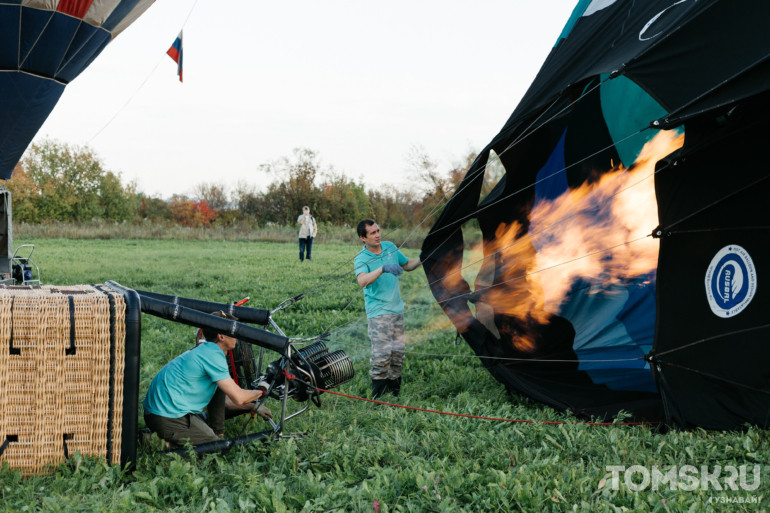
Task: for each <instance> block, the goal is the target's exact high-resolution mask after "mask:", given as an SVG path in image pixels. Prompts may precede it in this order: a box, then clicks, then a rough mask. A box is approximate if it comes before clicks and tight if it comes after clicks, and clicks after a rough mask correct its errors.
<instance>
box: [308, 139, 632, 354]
mask: <svg viewBox="0 0 770 513" xmlns="http://www.w3.org/2000/svg"><path fill="white" fill-rule="evenodd" d="M644 130H646V128H645V129H641V130H639V131H638V132H634V133H632V134H631V135H628V136H626V137H625V138H623V139H622V140H621V141H619V142H623V141H625V140H627V139H630V138H632V137H635V136H637V135H638V134H639V133H641V132H642V131H644ZM612 146H613V145H608V146H606V147H604V148H602V149H599V150H597V151H596V152H595V153H593V154H591V155H588V156H586V157H585V158H583V159H581V160H579V161H576V162H574V163H572V164H570V165H569V166H565V167H564V168H562V169H560V170H557V171H554V172H553V173H552V174H550V175H548V176H546V177H543V178H542V179H540V180H538V181H536V182H534V183H533V184H530V185H527V186H525V187H523V188H521V189H519V190H517V191H514V192H512V193H511V194H509V195H507V196H505V197H503V198H499V199H498V200H496V201H494V202H492V203H490V204H489V205H486V206H484V207H483V208H481V209H478V210H476V211H475V212H474V214H471V215H469V216H466V218H462V219H459V220H458V221H455V224H456V223H458V222H462V221H464V220H466V219H470V218H472V217H474V216H475V215H476V213H478V212H481V211H483V210H485V209H486V208H489V207H491V206H493V205H495V204H497V203H499V202H501V201H504V200H506V199H508V198H510V197H512V196H514V195H516V194H519V193H521V192H523V191H524V190H527V189H528V188H531V187H534V186H536V185H537V184H538V183H540V182H542V181H544V180H548V179H550V178H551V177H553V176H555V175H557V174H559V173H561V172H563V171H566V170H567V169H569V168H570V167H572V166H575V165H578V164H580V163H581V162H583V161H585V160H588V159H590V158H592V157H593V156H595V155H597V154H599V153H601V152H603V151H605V150H607V149H609V148H611V147H612ZM485 166H486V164H485ZM478 176H481V175H477V176H476V177H474V178H472V179H471V182H472V181H473V180H475V179H476V178H477V177H478ZM469 185H470V182H469V183H468V184H466V185H465V186H464V187H467V186H469ZM464 187H463V188H464ZM460 190H462V189H460ZM460 190H458V191H457V192H460ZM442 205H443V204H442ZM573 215H576V214H573ZM570 217H571V216H570ZM423 222H424V220H423ZM558 222H560V221H556V222H555V223H554V224H556V223H558ZM414 230H416V228H415V229H413V230H412V232H414ZM440 231H441V229H439V230H437V231H436V232H434V233H438V232H440ZM445 240H447V239H444V241H445ZM444 241H442V243H443V242H444ZM405 242H406V241H404V242H402V244H401V246H398V247H397V248H398V249H400V248H401V247H403V245H404V244H405ZM517 242H518V241H516V242H514V244H516V243H517ZM512 245H513V244H512ZM439 246H440V244H439ZM437 249H438V248H436V249H434V250H433V251H432V252H431V253H429V254H428V257H430V256H432V255H433V253H435V251H436V250H437ZM503 249H505V248H503ZM359 253H360V252H359ZM493 255H494V254H493ZM490 256H492V255H490ZM354 258H355V257H354ZM354 258H353V259H347V260H346V261H345V262H343V263H342V264H340V265H339V266H338V267H337V268H336V269H334V270H332V273H333V272H336V271H337V270H338V269H340V268H342V266H344V265H348V263H349V262H350V261H351V260H354ZM485 258H486V257H485ZM482 260H483V259H482ZM477 262H478V261H477ZM475 263H476V262H474V263H471V264H468V265H467V266H464V267H463V268H462V269H465V268H466V267H468V266H470V265H473V264H475ZM462 269H460V271H462ZM352 272H353V271H351V270H348V271H346V272H345V273H343V274H341V275H339V276H335V277H333V278H329V279H326V278H320V279H319V280H318V282H317V283H316V284H315V285H314V286H312V287H311V288H310V289H308V290H307V291H306V292H303V293H302V294H301V295H306V294H309V293H311V292H315V291H317V290H319V289H320V288H321V287H322V286H323V285H325V284H326V283H334V282H336V281H339V280H341V279H343V278H345V277H347V276H348V275H349V274H351V273H352ZM457 272H459V271H455V272H454V273H452V274H449V275H446V276H451V275H453V274H456V273H457ZM329 274H331V273H329ZM327 276H328V274H327ZM446 276H445V277H446ZM445 277H444V278H445ZM441 279H443V278H440V279H439V280H436V281H435V282H432V283H429V284H428V286H430V285H432V284H434V283H436V282H438V281H441ZM356 293H357V291H355V292H354V294H353V295H355V294H356ZM295 297H296V296H295ZM354 299H355V297H353V298H351V300H350V301H349V302H348V303H347V304H346V305H345V307H344V308H343V310H342V311H341V312H340V313H339V314H338V316H337V318H339V316H340V315H342V312H343V311H344V310H345V309H347V308H348V307H349V306H350V304H351V303H352V302H353V300H354ZM336 320H337V319H336V318H335V319H334V320H333V321H332V323H331V325H330V326H329V328H328V329H327V330H326V331H325V333H326V332H328V331H329V330H330V329H331V326H333V324H334V322H336ZM320 336H321V335H319V336H318V337H320ZM318 337H315V338H311V339H310V340H315V339H317V338H318Z"/></svg>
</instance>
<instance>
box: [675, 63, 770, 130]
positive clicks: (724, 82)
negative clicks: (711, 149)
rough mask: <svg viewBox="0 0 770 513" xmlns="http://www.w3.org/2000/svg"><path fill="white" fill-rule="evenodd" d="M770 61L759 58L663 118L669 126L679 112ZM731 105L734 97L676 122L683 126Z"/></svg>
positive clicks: (680, 118)
mask: <svg viewBox="0 0 770 513" xmlns="http://www.w3.org/2000/svg"><path fill="white" fill-rule="evenodd" d="M768 59H770V55H764V56H762V57H761V58H759V59H758V60H756V61H754V62H753V63H751V64H750V65H748V66H747V67H745V68H743V69H742V70H740V71H738V72H737V73H734V74H733V75H732V76H730V77H728V78H726V79H724V80H722V81H721V82H720V83H718V84H716V85H715V86H713V87H712V88H711V89H708V90H706V91H704V92H702V93H701V94H700V95H699V96H697V97H695V98H693V99H692V100H690V101H689V102H687V103H685V104H684V105H682V106H680V107H679V108H678V109H676V110H674V111H672V112H670V113H668V114H666V115H665V116H664V117H663V119H664V120H665V122H666V124H669V123H670V121H671V118H672V117H675V116H676V115H677V113H679V112H683V111H684V110H686V109H687V108H688V107H690V106H691V105H695V104H696V103H698V102H699V101H700V100H702V99H704V98H705V97H707V96H708V95H710V94H711V93H713V92H714V91H716V90H718V89H720V88H722V87H723V86H724V85H725V84H727V83H728V82H731V81H732V80H734V79H736V78H738V77H740V76H741V75H742V74H744V73H745V72H747V71H749V70H752V69H754V68H756V67H757V66H759V65H760V64H762V63H764V62H765V61H767V60H768ZM731 103H735V99H734V98H732V97H731V98H729V99H727V100H725V101H724V103H722V104H721V105H716V106H713V107H709V108H704V109H701V110H699V111H697V112H693V113H691V114H690V115H689V116H686V117H679V118H678V119H677V120H676V123H677V124H681V123H683V122H684V120H685V119H687V118H693V117H697V116H699V115H701V114H703V113H704V112H708V111H710V110H714V109H716V108H719V107H724V106H726V105H729V104H731Z"/></svg>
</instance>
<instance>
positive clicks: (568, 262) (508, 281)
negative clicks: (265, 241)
mask: <svg viewBox="0 0 770 513" xmlns="http://www.w3.org/2000/svg"><path fill="white" fill-rule="evenodd" d="M648 237H650V235H645V236H643V237H639V238H637V239H632V240H628V241H624V242H621V243H618V244H616V245H613V246H609V247H606V248H602V249H599V250H596V251H592V252H589V253H586V254H584V255H580V256H577V257H575V258H572V259H569V260H566V261H563V262H559V263H556V264H553V265H552V266H548V267H544V268H541V269H536V270H534V271H530V272H528V273H524V274H521V275H518V276H514V277H513V278H510V279H508V280H505V281H502V282H499V283H495V284H494V285H490V286H488V287H483V288H480V289H476V290H475V291H471V292H464V293H461V294H458V295H456V296H452V297H450V298H447V299H442V300H440V301H439V300H437V301H436V303H437V304H439V305H440V304H443V303H447V302H449V301H454V300H456V299H462V298H463V297H472V296H474V295H477V294H479V293H481V292H484V291H486V290H490V289H492V288H494V287H498V286H500V285H504V284H506V283H511V282H513V281H517V280H520V279H523V278H527V277H529V276H532V275H535V274H538V273H541V272H545V271H549V270H552V269H555V268H557V267H559V266H562V265H567V264H570V263H574V262H576V261H578V260H581V259H583V258H588V257H591V256H593V255H597V254H600V253H604V252H607V251H611V250H613V249H616V248H618V247H622V246H626V245H629V244H633V243H635V242H638V241H640V240H644V239H646V238H648ZM419 289H420V290H421V289H422V287H419ZM418 291H419V290H418ZM415 293H416V292H415ZM422 308H423V307H409V308H407V309H405V310H404V312H412V311H417V310H420V309H422ZM360 317H361V316H358V317H356V318H354V319H351V320H349V321H348V322H346V323H344V324H342V325H340V326H338V327H337V328H336V329H335V332H339V331H340V330H342V329H343V328H345V327H347V326H349V325H351V324H353V323H354V322H358V321H359V320H360Z"/></svg>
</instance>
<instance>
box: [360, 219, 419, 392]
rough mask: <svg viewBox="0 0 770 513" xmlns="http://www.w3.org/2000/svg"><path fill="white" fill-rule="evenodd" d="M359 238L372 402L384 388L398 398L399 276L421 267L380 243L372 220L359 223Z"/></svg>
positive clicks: (400, 341) (401, 349) (401, 319)
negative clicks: (368, 343) (369, 351)
mask: <svg viewBox="0 0 770 513" xmlns="http://www.w3.org/2000/svg"><path fill="white" fill-rule="evenodd" d="M357 231H358V237H359V238H360V239H361V242H363V243H364V248H363V249H362V250H361V252H360V253H359V254H358V255H357V256H356V258H355V261H354V264H353V265H354V269H355V273H356V279H357V280H358V284H359V285H360V286H361V287H362V288H363V289H364V306H365V308H366V318H367V321H368V324H369V339H370V340H371V342H372V359H371V366H372V368H371V370H370V371H369V376H370V377H371V378H372V398H373V399H377V398H378V397H380V396H381V395H382V394H383V393H384V392H385V389H386V388H387V389H388V390H390V391H391V392H392V393H393V395H394V396H396V397H398V394H399V392H400V391H401V365H402V362H403V361H404V350H405V347H406V345H405V341H404V302H403V301H402V300H401V292H400V291H399V285H398V276H399V275H400V274H401V273H402V272H404V271H412V270H414V269H416V268H417V267H418V266H419V265H420V263H421V262H420V259H419V258H406V256H404V254H403V253H401V251H399V249H398V248H397V247H396V245H395V244H393V243H392V242H388V241H384V242H383V241H382V240H381V239H380V227H379V226H377V223H375V222H374V221H372V220H371V219H364V220H363V221H361V222H360V223H358V228H357Z"/></svg>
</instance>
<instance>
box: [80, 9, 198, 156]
mask: <svg viewBox="0 0 770 513" xmlns="http://www.w3.org/2000/svg"><path fill="white" fill-rule="evenodd" d="M196 5H198V0H195V1H194V2H193V4H192V7H190V11H189V12H188V13H187V17H186V18H185V20H184V22H183V23H182V27H181V28H180V29H179V30H180V31H181V30H183V29H184V27H185V25H187V21H188V20H189V19H190V16H191V15H192V13H193V10H194V9H195V6H196ZM165 58H166V56H165V54H163V56H162V57H161V58H159V59H158V62H156V63H155V66H154V67H153V68H152V70H150V72H149V73H148V74H147V76H146V77H145V79H144V80H143V81H142V83H141V84H139V87H137V88H136V90H135V91H134V92H133V94H132V95H131V96H129V98H128V99H127V100H126V102H125V103H124V104H123V105H122V106H121V107H120V108H119V109H118V110H117V111H116V112H115V114H114V115H113V116H112V117H111V118H110V119H109V120H108V121H107V123H106V124H105V125H104V126H103V127H102V128H100V129H99V131H98V132H96V133H95V134H94V135H93V136H91V138H90V139H89V140H88V141H87V142H86V144H91V142H92V141H93V140H94V139H96V138H97V137H99V136H100V135H101V133H102V132H104V130H105V129H106V128H107V127H108V126H110V125H111V124H112V122H113V121H115V119H116V118H117V117H118V116H119V115H120V114H121V113H122V112H123V110H124V109H125V108H126V107H127V106H128V104H129V103H131V101H132V100H133V99H134V98H136V95H137V94H139V91H141V90H142V88H143V87H144V86H145V84H147V82H148V81H149V80H150V77H152V75H153V74H154V73H155V70H156V69H158V66H160V63H161V62H162V61H163V59H165Z"/></svg>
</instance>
